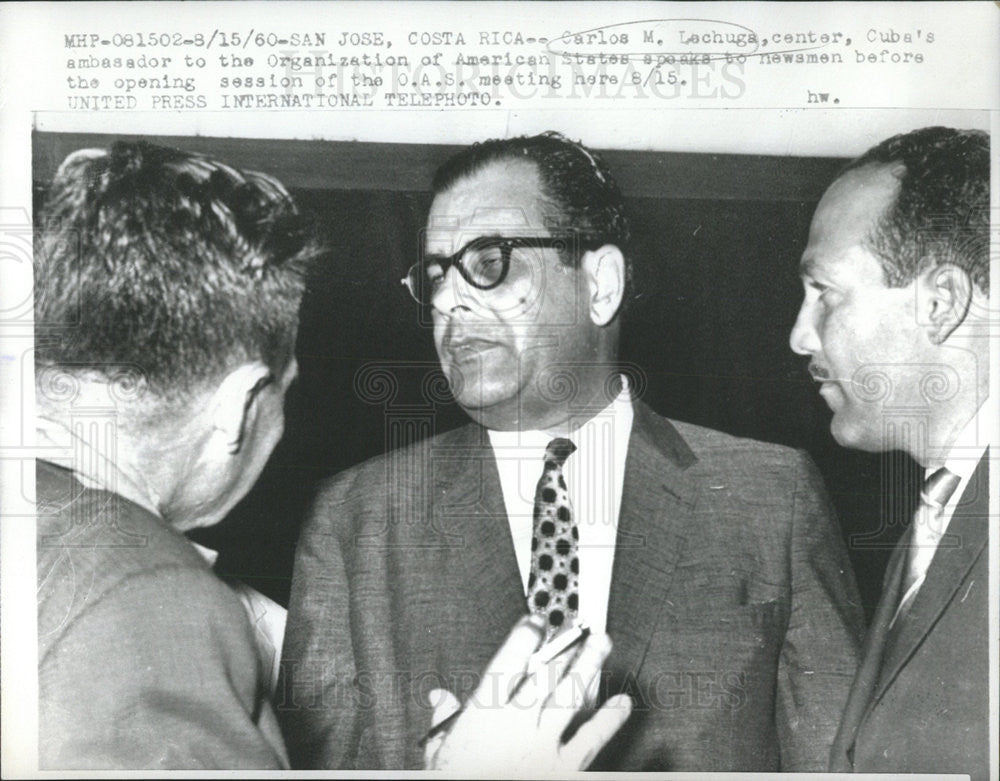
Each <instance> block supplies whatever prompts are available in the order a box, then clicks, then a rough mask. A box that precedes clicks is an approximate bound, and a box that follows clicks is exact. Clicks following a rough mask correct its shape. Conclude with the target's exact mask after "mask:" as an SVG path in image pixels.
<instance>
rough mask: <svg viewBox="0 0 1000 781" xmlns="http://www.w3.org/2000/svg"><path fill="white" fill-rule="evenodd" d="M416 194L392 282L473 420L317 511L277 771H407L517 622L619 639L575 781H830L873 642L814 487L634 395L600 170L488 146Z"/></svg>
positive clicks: (808, 473) (579, 153) (790, 468)
mask: <svg viewBox="0 0 1000 781" xmlns="http://www.w3.org/2000/svg"><path fill="white" fill-rule="evenodd" d="M433 190H434V195H435V197H434V201H433V204H432V206H431V210H430V214H429V216H428V222H427V229H426V232H425V236H424V239H425V241H424V247H423V257H422V258H421V259H420V260H419V262H418V263H416V264H415V265H414V267H413V268H411V269H410V270H409V273H408V274H407V277H406V279H405V280H404V282H405V284H406V286H407V287H408V288H409V290H410V292H411V294H412V295H413V297H414V298H415V299H416V300H417V302H418V303H419V304H420V305H421V307H422V309H421V313H422V315H423V316H425V317H426V320H427V321H429V322H430V323H432V324H433V333H434V342H435V346H436V348H437V353H438V357H439V359H440V362H441V367H442V369H443V370H444V372H445V373H446V375H447V377H448V380H449V383H450V387H451V390H452V394H453V395H454V397H455V399H456V401H457V402H458V404H459V405H460V406H461V407H462V409H463V410H464V411H465V412H466V413H467V414H468V415H469V417H470V418H472V421H473V422H472V423H471V424H469V425H467V426H465V427H463V428H460V429H458V430H455V431H450V432H447V433H444V434H440V435H438V436H436V437H433V438H431V439H427V440H424V441H421V442H418V443H416V444H415V445H412V446H410V447H407V448H401V449H399V450H396V451H393V452H391V453H389V454H387V455H386V456H384V457H381V458H376V459H374V460H372V461H369V462H367V463H365V464H363V465H361V466H359V467H356V468H354V469H351V470H349V471H347V472H346V473H343V474H341V475H339V476H337V477H335V478H333V479H332V480H330V481H328V482H327V483H325V484H324V485H323V486H322V487H321V489H320V491H319V494H318V498H317V500H316V502H315V505H314V508H313V511H312V517H311V518H310V520H309V521H308V522H307V524H306V527H305V529H304V532H303V535H302V538H301V541H300V544H299V550H298V554H297V561H296V570H295V578H294V583H293V594H292V601H291V607H290V619H289V628H288V633H287V634H286V640H285V647H284V659H285V664H286V667H285V674H286V678H285V685H284V689H283V695H284V703H279V710H281V711H282V715H283V718H284V727H285V735H286V738H287V740H288V742H289V750H290V752H291V754H292V757H293V762H294V763H296V764H298V765H300V766H308V767H365V768H393V769H395V768H419V767H421V766H422V763H423V762H424V761H425V759H426V757H425V756H424V755H423V754H422V752H421V748H420V745H419V742H420V741H419V739H420V736H421V735H423V734H424V733H426V732H427V730H428V729H429V728H432V727H433V726H434V725H435V724H437V723H438V722H439V721H440V719H441V716H442V715H443V713H444V712H445V711H446V710H447V709H449V708H450V709H453V708H456V707H460V703H461V704H462V705H461V706H462V707H465V708H466V709H468V707H469V703H470V702H474V701H475V699H476V697H475V696H473V692H477V691H481V686H482V681H481V676H482V671H483V669H484V668H485V666H486V664H487V661H488V660H489V659H490V657H491V655H492V653H493V651H494V650H495V648H496V647H497V646H498V645H499V644H500V642H501V641H502V640H503V638H504V636H505V634H506V633H507V631H508V628H509V627H510V626H511V625H512V624H513V623H514V622H515V621H517V620H518V618H519V617H521V616H523V615H524V614H525V613H531V614H532V615H534V616H536V617H537V620H538V621H540V622H543V623H544V625H545V626H546V627H547V630H546V634H547V636H549V637H551V638H553V639H554V640H555V641H558V639H559V637H561V636H563V633H564V632H566V631H570V630H572V629H574V628H576V627H579V626H580V625H586V626H587V627H588V628H589V630H590V631H591V632H595V633H603V632H607V634H608V635H609V636H610V638H611V641H612V642H613V648H612V651H611V654H610V656H609V657H608V659H607V660H606V662H605V665H604V670H603V675H602V677H601V680H600V686H599V687H598V692H597V699H598V701H601V700H603V699H605V698H607V697H609V696H611V695H614V694H616V693H620V692H625V693H627V694H628V695H629V696H630V697H631V698H632V700H633V702H634V708H633V712H632V715H631V717H630V719H629V721H628V722H627V723H626V724H625V726H624V727H623V728H622V729H621V730H620V731H619V732H618V733H617V735H616V736H615V737H614V738H612V740H611V742H610V743H609V744H608V745H607V746H605V747H604V749H603V750H602V751H601V752H600V754H598V755H597V756H596V758H595V759H594V761H593V763H592V764H591V765H590V767H591V768H604V769H619V770H761V771H766V770H776V769H783V770H823V769H825V768H826V761H827V755H828V751H829V746H830V743H831V742H832V740H833V736H834V733H835V731H836V727H837V723H838V720H839V718H840V714H841V711H842V708H843V705H844V702H845V699H846V696H847V691H848V688H849V686H850V681H851V677H852V675H853V671H854V669H855V665H856V651H857V641H858V637H859V634H860V632H861V628H862V622H861V615H860V611H859V601H858V597H857V594H856V590H855V586H854V582H853V577H852V575H851V571H850V566H849V564H848V561H847V557H846V554H845V551H844V548H843V544H842V542H841V541H840V537H839V534H838V531H837V529H836V526H835V524H834V523H833V522H832V520H831V517H830V510H829V506H828V502H827V500H826V498H825V496H824V494H823V489H822V484H821V481H820V478H819V476H818V474H817V473H816V471H815V469H814V468H813V466H812V465H811V463H810V462H809V461H808V459H807V458H806V457H805V456H804V455H802V454H800V453H796V452H793V451H790V450H788V449H785V448H780V447H777V446H773V445H767V444H762V443H758V442H751V441H747V440H738V439H735V438H732V437H729V436H727V435H724V434H721V433H718V432H714V431H709V430H706V429H702V428H699V427H696V426H692V425H688V424H682V423H674V422H671V421H668V420H666V419H665V418H662V417H660V416H659V415H657V414H656V413H654V412H653V411H652V410H651V409H649V408H648V407H647V406H646V405H645V404H643V403H642V402H641V400H639V399H638V398H637V395H638V393H637V391H638V390H639V389H640V388H639V386H640V382H641V377H640V376H638V375H637V374H636V373H635V372H633V373H632V377H631V379H629V378H628V377H627V376H626V375H627V372H625V371H624V370H623V367H622V366H621V365H620V363H619V360H618V341H619V331H620V328H621V321H622V318H623V316H624V312H623V310H624V305H625V302H626V300H627V297H628V292H629V287H630V284H631V256H630V252H629V227H628V223H627V220H626V218H625V213H624V208H623V201H622V197H621V194H620V192H619V190H618V188H617V186H616V184H615V183H614V180H613V179H612V177H611V174H610V172H609V171H608V169H607V167H606V166H605V165H604V164H603V163H602V162H601V161H600V160H599V159H598V158H597V156H596V155H594V154H592V153H591V152H589V151H588V150H587V149H585V148H584V147H582V146H580V145H578V144H575V143H573V142H571V141H569V140H568V139H566V138H564V137H562V136H561V135H559V134H556V133H545V134H542V135H540V136H534V137H531V138H514V139H510V140H502V141H488V142H485V143H483V144H477V145H474V146H472V147H470V148H468V149H466V150H464V151H462V152H460V153H459V154H458V155H456V156H455V157H454V158H452V159H451V160H449V161H448V162H446V163H445V164H444V165H443V166H442V167H441V168H440V169H439V171H438V172H437V175H436V176H435V179H434V183H433ZM477 687H479V688H477ZM431 689H435V690H438V691H436V692H435V698H436V700H437V702H438V708H437V709H436V710H435V712H434V713H433V714H432V713H431V711H430V709H429V708H427V707H426V699H427V694H428V692H429V691H430V690H431ZM441 690H444V691H441ZM442 703H444V705H442ZM525 715H526V717H528V718H530V714H528V713H526V714H525ZM570 732H572V730H570ZM496 737H497V739H498V740H499V739H501V738H502V737H503V736H502V735H497V736H496ZM554 750H557V749H556V748H554ZM431 759H433V758H431ZM588 759H589V757H588ZM479 769H480V770H481V771H482V772H489V771H500V770H504V769H508V765H506V764H505V763H504V762H502V761H501V762H499V764H495V763H494V764H490V763H488V762H487V760H486V759H485V758H484V765H483V767H481V768H479Z"/></svg>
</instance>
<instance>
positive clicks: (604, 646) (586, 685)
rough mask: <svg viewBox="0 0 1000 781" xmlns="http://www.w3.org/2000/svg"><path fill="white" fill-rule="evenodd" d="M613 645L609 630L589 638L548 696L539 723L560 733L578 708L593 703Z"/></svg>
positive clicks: (548, 729)
mask: <svg viewBox="0 0 1000 781" xmlns="http://www.w3.org/2000/svg"><path fill="white" fill-rule="evenodd" d="M611 645H612V644H611V638H610V637H608V636H607V635H606V634H594V635H591V636H590V637H588V638H587V639H586V641H585V642H584V644H583V647H582V648H581V649H580V653H579V654H578V655H577V657H576V658H575V659H574V660H573V661H572V663H571V664H570V666H569V669H568V670H567V671H566V674H565V675H564V676H563V678H562V680H561V681H559V684H558V685H557V686H556V687H555V688H554V689H553V690H552V692H551V694H549V696H548V698H547V699H546V700H545V702H544V705H543V708H542V711H541V713H540V714H539V726H540V727H544V729H545V730H547V731H558V732H560V733H561V732H562V730H564V729H565V728H566V725H568V724H569V722H570V721H571V720H572V718H573V716H574V715H575V714H576V712H577V711H579V710H581V709H583V708H588V707H590V706H592V705H593V704H594V702H595V701H596V700H597V691H598V688H599V686H600V676H601V668H602V665H603V664H604V660H605V659H607V657H608V654H609V653H611Z"/></svg>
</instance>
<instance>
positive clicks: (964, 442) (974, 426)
mask: <svg viewBox="0 0 1000 781" xmlns="http://www.w3.org/2000/svg"><path fill="white" fill-rule="evenodd" d="M990 412H991V410H990V409H989V399H987V400H986V401H984V402H983V403H982V405H980V407H979V409H978V410H976V414H975V415H973V416H972V417H971V418H970V419H969V421H968V422H967V423H966V424H965V427H964V428H963V429H962V430H961V431H960V432H959V434H958V436H957V437H956V438H955V441H954V442H952V444H951V447H950V448H949V449H948V455H947V457H946V458H945V461H944V466H945V467H946V468H947V469H948V471H949V472H952V473H953V474H956V475H958V476H959V477H961V478H962V479H963V480H967V479H968V478H970V477H971V476H972V473H973V472H975V471H976V465H977V464H978V463H979V459H980V458H981V457H982V455H983V451H984V450H986V448H988V447H989V446H990V445H991V444H992V443H993V426H992V425H990V423H991V415H990ZM935 471H936V468H935V467H928V468H927V470H926V475H927V476H930V475H931V474H932V473H933V472H935Z"/></svg>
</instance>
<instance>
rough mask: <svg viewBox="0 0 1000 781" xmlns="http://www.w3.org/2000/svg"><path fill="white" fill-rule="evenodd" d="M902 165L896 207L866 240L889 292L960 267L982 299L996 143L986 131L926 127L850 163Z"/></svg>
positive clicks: (986, 284)
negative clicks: (931, 271) (937, 269)
mask: <svg viewBox="0 0 1000 781" xmlns="http://www.w3.org/2000/svg"><path fill="white" fill-rule="evenodd" d="M893 163H901V164H902V165H903V166H904V167H905V170H902V171H901V172H900V173H899V174H897V176H898V178H899V180H900V188H899V193H898V195H897V197H896V200H895V202H894V203H893V204H892V206H891V207H889V209H888V210H887V211H886V213H885V214H884V215H882V217H881V218H880V219H879V221H878V222H877V224H876V227H875V229H874V231H873V232H872V234H871V236H870V237H869V239H868V243H869V246H870V248H871V249H872V251H873V252H874V253H875V254H876V255H877V256H878V257H879V259H880V260H881V262H882V268H883V270H884V272H885V279H886V284H887V285H890V286H892V287H902V286H904V285H908V284H909V283H910V282H912V281H913V279H914V278H915V277H916V276H917V275H918V274H920V273H922V272H923V271H925V270H926V269H928V268H931V267H933V266H937V265H940V264H942V263H953V264H955V265H956V266H959V267H961V268H962V269H964V270H965V272H966V273H967V274H968V275H969V277H970V278H971V279H972V281H973V282H974V283H975V284H976V286H977V287H979V289H980V290H982V291H983V292H987V293H988V292H989V286H990V269H989V255H990V214H989V203H990V138H989V135H988V134H987V133H984V132H982V131H980V130H954V129H952V128H947V127H925V128H922V129H920V130H914V131H912V132H910V133H905V134H901V135H898V136H893V137H892V138H889V139H887V140H885V141H883V142H882V143H880V144H878V145H877V146H874V147H872V148H871V149H869V150H868V151H867V152H865V153H864V154H863V155H861V157H859V158H857V159H856V160H853V161H851V162H850V163H849V164H848V165H847V166H846V167H845V168H844V170H843V171H841V174H842V175H843V174H844V173H847V172H848V171H852V170H855V169H858V168H861V167H863V166H866V165H883V164H893Z"/></svg>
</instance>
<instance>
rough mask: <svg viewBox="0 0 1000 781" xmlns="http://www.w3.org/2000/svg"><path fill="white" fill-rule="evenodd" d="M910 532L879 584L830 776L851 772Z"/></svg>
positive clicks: (896, 599) (835, 743)
mask: <svg viewBox="0 0 1000 781" xmlns="http://www.w3.org/2000/svg"><path fill="white" fill-rule="evenodd" d="M912 531H913V530H912V528H911V529H907V530H906V532H905V533H904V535H903V537H902V539H901V541H900V544H898V545H897V546H896V549H895V550H894V551H893V553H892V556H891V557H890V558H889V565H888V567H886V575H885V578H884V579H883V583H882V596H881V597H880V599H879V602H878V605H877V606H876V608H875V615H874V616H873V617H872V623H871V627H869V629H868V634H867V635H866V636H865V644H864V649H863V651H862V656H861V665H860V666H859V667H858V670H857V672H856V673H855V674H854V682H853V683H852V684H851V692H850V694H849V695H848V698H847V705H846V706H845V708H844V715H843V716H842V717H841V720H840V726H839V727H838V728H837V736H836V737H835V738H834V741H833V748H832V749H831V751H830V770H831V771H832V772H847V771H850V770H851V769H852V766H853V762H852V761H851V758H850V754H851V749H852V748H853V746H854V739H855V736H856V735H857V731H858V726H859V725H860V724H861V720H862V718H864V715H865V713H866V712H867V710H868V707H869V705H870V704H871V702H872V693H873V692H874V691H875V687H876V686H877V685H878V681H879V671H880V670H881V669H882V655H883V653H884V651H885V643H886V638H887V637H888V635H889V624H890V623H891V622H892V616H893V614H894V613H895V612H896V605H897V604H898V603H899V597H900V593H899V589H900V586H901V584H902V579H903V570H904V568H905V566H906V548H907V544H908V540H909V538H910V536H911V535H912Z"/></svg>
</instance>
